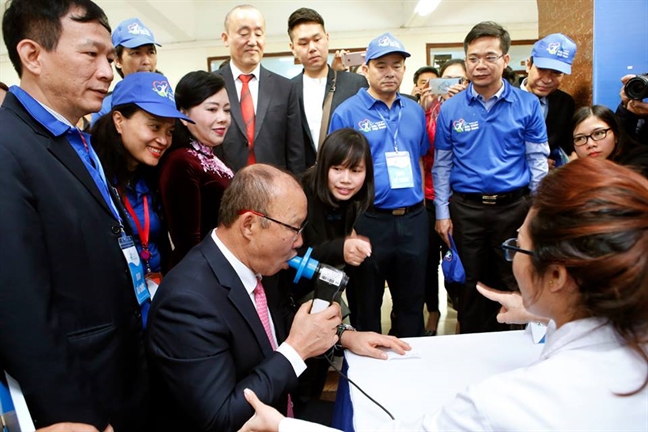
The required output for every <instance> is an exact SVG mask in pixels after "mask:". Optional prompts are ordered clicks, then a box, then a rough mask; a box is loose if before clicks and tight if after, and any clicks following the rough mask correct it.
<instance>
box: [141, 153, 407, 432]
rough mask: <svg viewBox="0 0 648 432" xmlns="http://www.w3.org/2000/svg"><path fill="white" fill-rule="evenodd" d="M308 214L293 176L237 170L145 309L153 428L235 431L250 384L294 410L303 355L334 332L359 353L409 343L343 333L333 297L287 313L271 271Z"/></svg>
mask: <svg viewBox="0 0 648 432" xmlns="http://www.w3.org/2000/svg"><path fill="white" fill-rule="evenodd" d="M306 212H307V204H306V196H305V195H304V192H303V191H302V188H301V186H300V185H299V183H298V182H297V180H296V179H295V178H294V177H292V176H291V175H290V174H288V173H286V172H283V171H280V170H278V169H277V168H274V167H271V166H269V165H265V164H255V165H252V166H249V167H246V168H243V169H242V170H240V171H239V172H238V173H237V174H236V175H235V176H234V179H233V180H232V183H231V185H230V186H229V188H228V189H227V191H226V192H225V195H224V196H223V201H222V205H221V208H220V213H219V226H218V228H217V229H215V230H214V231H212V233H211V234H210V235H208V236H207V237H206V238H205V240H203V242H202V243H201V244H199V245H198V246H196V247H195V248H193V249H192V250H191V251H190V252H189V253H188V254H187V255H186V257H185V258H184V259H183V260H182V261H181V262H180V263H179V264H178V265H177V266H175V267H174V268H173V270H171V271H170V272H169V273H168V275H166V276H165V278H164V280H163V281H162V284H161V285H160V288H159V290H158V292H157V294H156V295H155V299H154V301H153V304H152V306H151V311H150V314H149V328H148V330H149V332H148V351H149V354H150V360H151V371H152V375H151V385H152V389H153V391H152V393H153V395H154V397H155V401H154V403H153V406H154V409H156V410H157V412H156V413H155V415H154V418H155V419H156V421H157V422H158V424H157V425H155V428H154V430H156V431H167V430H168V431H178V430H191V431H219V432H226V431H236V430H238V429H239V428H240V427H241V426H243V424H244V423H245V422H246V421H247V419H248V418H250V416H251V415H252V414H254V411H253V409H252V407H251V406H250V405H249V404H248V403H247V402H246V400H245V398H244V396H243V390H244V389H246V388H250V389H252V390H254V392H255V393H256V394H257V395H258V396H259V398H260V399H261V400H262V401H264V402H265V403H267V404H270V405H272V406H274V407H275V408H277V409H278V410H279V411H281V412H283V413H288V414H290V406H291V404H290V400H291V399H290V398H289V394H291V393H294V392H295V391H296V390H297V384H298V383H297V379H298V377H299V375H301V374H302V373H303V372H304V370H305V368H306V365H305V363H304V360H305V359H307V358H310V357H313V356H316V355H319V354H322V353H324V352H325V351H327V350H328V349H329V348H330V347H331V346H332V345H333V344H334V343H335V342H336V341H338V335H339V339H340V343H341V344H342V346H344V347H347V348H349V349H351V350H352V351H353V352H355V353H356V354H361V355H369V356H372V357H376V358H385V357H386V355H385V353H384V352H382V351H381V350H378V349H377V348H376V347H377V346H385V347H389V348H393V349H394V350H395V351H397V352H399V353H404V351H403V350H404V349H407V345H406V344H405V343H404V342H401V341H398V339H396V338H393V337H390V336H384V335H379V334H376V333H367V332H355V331H344V330H347V329H348V327H345V326H338V325H339V324H340V323H341V317H340V307H339V305H337V304H336V303H334V304H333V305H332V306H330V307H328V308H327V309H325V310H324V311H322V312H318V313H315V314H309V313H308V312H309V310H310V302H308V303H305V304H304V305H303V306H302V307H301V308H300V309H299V311H297V313H296V314H295V315H294V316H293V312H292V309H291V308H290V307H288V304H287V302H286V301H285V299H283V298H281V296H280V291H279V290H278V289H277V286H276V280H275V279H274V278H272V277H270V276H272V275H274V274H276V273H277V272H278V271H279V270H281V269H283V268H287V267H288V266H287V264H286V262H287V261H288V260H289V259H291V258H292V257H293V256H295V254H296V248H298V247H299V246H301V245H302V237H301V230H302V228H303V227H304V225H305V220H306ZM292 399H293V400H295V399H296V398H292ZM298 408H300V407H298V406H295V411H294V413H295V416H296V417H302V415H301V413H300V411H299V410H298Z"/></svg>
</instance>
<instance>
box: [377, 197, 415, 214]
mask: <svg viewBox="0 0 648 432" xmlns="http://www.w3.org/2000/svg"><path fill="white" fill-rule="evenodd" d="M421 208H423V201H421V202H420V203H416V204H414V205H413V206H409V207H398V208H395V209H383V208H377V207H373V206H371V207H370V208H369V211H371V212H376V213H389V214H391V215H393V216H403V215H406V214H407V213H411V212H413V211H415V210H418V209H421Z"/></svg>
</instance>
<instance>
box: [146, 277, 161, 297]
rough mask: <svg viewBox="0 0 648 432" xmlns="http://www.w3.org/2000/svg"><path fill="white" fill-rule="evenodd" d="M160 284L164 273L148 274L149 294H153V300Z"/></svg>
mask: <svg viewBox="0 0 648 432" xmlns="http://www.w3.org/2000/svg"><path fill="white" fill-rule="evenodd" d="M160 282H162V273H159V272H158V273H146V287H147V288H148V291H149V294H151V300H153V297H155V293H156V292H157V289H158V288H159V286H160Z"/></svg>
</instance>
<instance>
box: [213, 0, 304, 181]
mask: <svg viewBox="0 0 648 432" xmlns="http://www.w3.org/2000/svg"><path fill="white" fill-rule="evenodd" d="M222 38H223V42H225V45H226V46H227V47H229V50H230V56H231V60H230V62H229V64H228V65H227V66H225V67H224V68H222V69H219V70H218V71H217V72H216V73H218V74H220V75H222V76H223V78H224V79H225V87H226V88H227V94H228V96H229V100H230V104H231V112H232V120H233V121H232V125H231V127H230V128H229V130H228V131H227V134H226V135H225V140H224V141H223V144H222V146H220V147H219V148H217V151H219V152H220V151H222V153H223V156H224V158H225V162H226V163H227V164H228V165H229V166H230V168H232V169H233V170H234V171H238V170H239V169H241V168H243V167H244V166H246V165H250V164H252V163H255V162H260V163H267V164H272V165H275V166H278V167H281V168H287V169H288V170H290V171H292V172H293V173H295V174H300V173H301V172H303V171H304V169H305V167H306V166H305V162H304V141H303V136H302V131H301V115H300V112H299V98H298V96H297V91H296V89H295V87H294V85H293V83H292V82H291V81H290V80H289V79H287V78H284V77H282V76H280V75H277V74H275V73H273V72H270V71H269V70H267V69H265V68H264V67H263V66H261V59H262V58H263V49H264V47H265V19H264V18H263V15H261V12H259V11H258V10H257V9H255V8H254V7H252V6H249V5H242V6H236V7H235V8H234V9H232V10H231V11H230V12H229V13H228V14H227V16H226V17H225V31H224V32H223V34H222ZM243 81H246V82H243ZM247 107H249V108H248V109H247V110H246V108H247Z"/></svg>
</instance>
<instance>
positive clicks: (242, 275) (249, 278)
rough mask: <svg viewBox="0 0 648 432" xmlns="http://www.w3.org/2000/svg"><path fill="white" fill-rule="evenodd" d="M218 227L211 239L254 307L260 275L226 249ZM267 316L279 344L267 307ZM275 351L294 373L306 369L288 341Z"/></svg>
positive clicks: (297, 373) (299, 372) (300, 372)
mask: <svg viewBox="0 0 648 432" xmlns="http://www.w3.org/2000/svg"><path fill="white" fill-rule="evenodd" d="M217 230H218V229H215V230H213V231H212V239H213V240H214V243H216V247H218V249H220V251H221V252H222V253H223V256H224V257H225V259H226V260H227V261H228V262H229V263H230V265H231V266H232V268H233V269H234V271H235V272H236V274H237V275H238V277H239V279H241V283H242V284H243V286H244V287H245V290H246V291H247V293H248V296H249V297H250V301H251V302H252V305H254V308H255V309H256V301H255V299H254V289H255V288H256V284H257V277H258V278H261V275H258V276H257V275H255V274H254V272H252V270H250V269H249V268H248V267H246V266H245V264H243V263H242V262H241V261H240V260H239V259H238V258H236V256H234V254H233V253H232V252H230V250H229V249H227V246H225V244H224V243H223V242H222V241H221V239H219V238H218V236H217V235H216V231H217ZM268 317H270V323H272V325H271V326H270V327H271V330H272V337H273V339H274V343H275V345H279V344H278V343H277V333H276V332H275V328H274V321H272V315H271V314H270V310H269V309H268ZM277 352H279V353H281V354H283V356H284V357H286V358H287V359H288V361H289V362H290V364H291V365H292V368H293V370H294V371H295V375H297V376H300V375H301V374H302V373H304V371H305V370H306V363H304V360H302V358H301V357H300V356H299V354H297V351H295V349H294V348H293V347H291V346H290V345H289V344H288V343H286V342H284V343H282V344H281V345H279V347H278V348H277Z"/></svg>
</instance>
